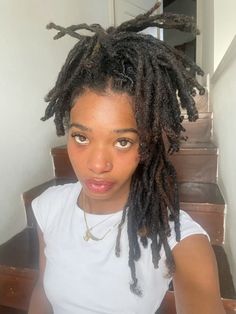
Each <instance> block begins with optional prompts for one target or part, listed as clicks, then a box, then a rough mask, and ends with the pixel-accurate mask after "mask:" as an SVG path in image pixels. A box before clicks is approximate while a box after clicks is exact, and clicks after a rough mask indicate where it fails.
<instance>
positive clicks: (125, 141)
mask: <svg viewBox="0 0 236 314" xmlns="http://www.w3.org/2000/svg"><path fill="white" fill-rule="evenodd" d="M132 144H133V143H132V142H131V141H130V140H128V139H120V140H117V142H116V145H115V146H116V147H118V148H129V147H130V146H131V145H132Z"/></svg>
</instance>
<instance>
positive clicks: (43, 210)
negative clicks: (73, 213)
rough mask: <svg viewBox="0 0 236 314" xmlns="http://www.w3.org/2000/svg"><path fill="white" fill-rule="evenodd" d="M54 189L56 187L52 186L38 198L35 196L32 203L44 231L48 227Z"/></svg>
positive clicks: (36, 217) (37, 219)
mask: <svg viewBox="0 0 236 314" xmlns="http://www.w3.org/2000/svg"><path fill="white" fill-rule="evenodd" d="M54 190H55V187H50V188H49V189H47V190H46V191H45V192H43V193H42V194H41V195H39V196H38V197H37V198H35V199H34V200H33V201H32V203H31V206H32V210H33V213H34V216H35V219H36V221H37V223H38V225H39V227H40V229H41V231H42V232H44V231H45V229H46V228H47V224H48V219H49V214H50V207H51V206H50V205H51V202H52V194H53V191H54Z"/></svg>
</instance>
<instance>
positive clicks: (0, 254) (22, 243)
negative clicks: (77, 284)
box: [0, 228, 236, 299]
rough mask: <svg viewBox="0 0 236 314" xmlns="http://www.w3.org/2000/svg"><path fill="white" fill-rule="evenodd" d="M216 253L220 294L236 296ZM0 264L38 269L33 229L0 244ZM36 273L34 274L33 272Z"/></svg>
mask: <svg viewBox="0 0 236 314" xmlns="http://www.w3.org/2000/svg"><path fill="white" fill-rule="evenodd" d="M213 250H214V252H215V255H216V259H217V263H218V268H219V279H220V285H221V295H222V297H224V298H229V299H234V298H236V295H235V290H234V287H233V282H232V276H231V273H230V269H229V264H228V261H227V257H226V254H225V252H224V249H223V247H222V246H215V245H214V246H213ZM1 265H3V267H5V268H6V266H8V267H9V269H10V270H11V271H14V268H16V270H17V269H18V270H19V269H22V268H23V269H24V271H27V269H29V272H30V271H31V274H32V270H37V269H38V240H37V235H36V231H35V229H32V228H26V229H24V230H23V231H22V232H20V233H19V234H17V235H16V236H15V237H13V238H12V239H10V240H9V241H8V242H6V243H5V244H3V245H1V246H0V271H1ZM35 275H36V274H35Z"/></svg>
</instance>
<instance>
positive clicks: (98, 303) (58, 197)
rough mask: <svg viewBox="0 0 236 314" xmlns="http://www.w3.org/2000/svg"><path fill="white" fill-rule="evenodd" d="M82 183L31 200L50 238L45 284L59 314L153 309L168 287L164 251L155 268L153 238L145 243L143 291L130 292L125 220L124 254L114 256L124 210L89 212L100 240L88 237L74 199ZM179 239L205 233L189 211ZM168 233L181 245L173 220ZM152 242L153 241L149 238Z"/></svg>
mask: <svg viewBox="0 0 236 314" xmlns="http://www.w3.org/2000/svg"><path fill="white" fill-rule="evenodd" d="M80 190H81V185H80V183H79V182H77V183H72V184H65V185H61V186H55V187H51V188H49V189H48V190H46V191H45V192H44V193H43V194H41V195H40V196H39V197H37V198H36V199H35V200H33V202H32V207H33V211H34V214H35V217H36V220H37V222H38V225H39V227H40V228H41V230H42V232H43V235H44V240H45V243H46V248H45V256H46V269H45V274H44V288H45V292H46V295H47V297H48V299H49V301H50V302H51V304H52V307H53V310H54V313H55V314H122V313H123V314H134V313H135V314H153V313H155V311H156V310H157V309H158V307H159V306H160V304H161V301H162V299H163V297H164V295H165V293H166V291H167V290H168V285H169V283H170V280H171V278H168V277H167V268H166V265H165V253H164V250H163V249H162V250H161V259H160V262H159V268H158V269H154V267H153V263H152V254H151V249H150V243H149V244H148V247H147V248H143V246H142V245H141V246H140V247H141V258H140V260H139V261H138V262H136V264H135V265H136V275H137V278H138V282H139V286H140V288H141V289H142V292H143V296H142V297H138V296H136V295H134V294H133V293H132V292H131V291H130V287H129V284H130V282H131V275H130V268H129V266H128V253H129V245H128V235H127V225H126V224H125V225H124V227H123V231H122V234H121V240H120V243H121V256H120V257H116V256H115V243H116V236H117V224H118V223H119V222H120V220H121V216H122V212H121V211H120V212H117V213H114V214H109V215H95V214H86V217H87V223H88V226H89V227H92V226H94V225H96V224H97V226H96V227H94V229H93V230H92V232H93V234H94V235H95V236H96V237H98V238H100V237H102V236H103V235H104V234H105V233H106V231H108V230H110V229H111V230H110V232H109V233H108V234H107V235H106V236H105V238H104V239H103V240H102V241H94V240H89V241H85V240H84V235H85V232H86V225H85V220H84V213H83V211H82V210H81V209H80V208H79V207H78V206H77V204H76V200H77V197H78V195H79V193H80ZM180 222H181V239H184V238H185V237H187V236H189V235H192V234H206V232H205V231H204V230H203V229H202V227H201V226H199V225H198V224H197V223H196V222H194V221H193V220H192V219H191V218H190V216H189V215H188V214H186V213H185V212H183V211H181V213H180ZM171 230H172V234H171V236H170V237H169V238H168V242H169V245H170V247H171V249H173V247H174V246H175V245H176V244H177V242H176V240H175V233H174V231H173V223H172V222H171ZM149 242H150V241H149Z"/></svg>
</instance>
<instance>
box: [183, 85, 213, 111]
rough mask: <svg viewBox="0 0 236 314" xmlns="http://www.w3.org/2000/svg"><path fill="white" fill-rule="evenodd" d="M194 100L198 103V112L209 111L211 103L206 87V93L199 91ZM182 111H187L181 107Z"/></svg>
mask: <svg viewBox="0 0 236 314" xmlns="http://www.w3.org/2000/svg"><path fill="white" fill-rule="evenodd" d="M193 98H194V101H195V103H196V107H197V110H198V112H208V111H209V105H208V91H207V89H206V92H205V94H204V95H199V93H198V92H197V94H196V96H195V97H193ZM181 112H182V113H185V112H186V110H185V109H181Z"/></svg>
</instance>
